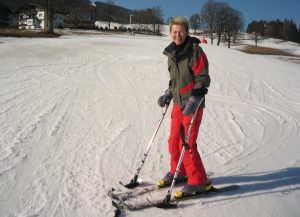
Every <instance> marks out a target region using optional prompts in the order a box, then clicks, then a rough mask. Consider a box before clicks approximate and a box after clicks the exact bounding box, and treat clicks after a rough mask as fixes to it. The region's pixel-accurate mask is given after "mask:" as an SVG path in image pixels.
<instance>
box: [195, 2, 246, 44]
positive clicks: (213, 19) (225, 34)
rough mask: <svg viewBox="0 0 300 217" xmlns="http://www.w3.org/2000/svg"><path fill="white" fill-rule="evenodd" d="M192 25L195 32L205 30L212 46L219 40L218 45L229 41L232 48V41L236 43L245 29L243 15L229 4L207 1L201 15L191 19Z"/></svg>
mask: <svg viewBox="0 0 300 217" xmlns="http://www.w3.org/2000/svg"><path fill="white" fill-rule="evenodd" d="M190 24H191V27H192V29H194V32H196V29H197V28H199V27H200V28H201V29H205V30H206V33H207V34H208V35H209V38H210V40H211V44H213V40H214V39H215V38H217V45H218V46H219V45H220V42H221V40H222V39H223V40H224V41H227V43H228V47H229V48H230V45H231V41H232V40H233V42H235V40H236V38H237V36H238V32H239V31H240V30H242V29H243V27H244V18H243V14H242V13H241V12H240V11H238V10H236V9H234V8H232V7H231V6H230V5H229V4H228V3H227V2H217V1H214V0H209V1H207V2H206V3H205V4H204V5H203V6H202V8H201V11H200V13H199V14H194V15H192V16H191V17H190Z"/></svg>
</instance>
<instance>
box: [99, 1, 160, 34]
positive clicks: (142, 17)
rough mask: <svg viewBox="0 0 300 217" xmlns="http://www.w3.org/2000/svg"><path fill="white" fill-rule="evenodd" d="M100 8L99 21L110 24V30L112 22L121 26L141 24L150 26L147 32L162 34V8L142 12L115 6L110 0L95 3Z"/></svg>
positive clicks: (142, 10)
mask: <svg viewBox="0 0 300 217" xmlns="http://www.w3.org/2000/svg"><path fill="white" fill-rule="evenodd" d="M95 4H96V6H97V7H98V8H99V14H98V17H97V18H98V19H99V20H101V21H104V22H108V29H110V23H111V22H117V23H121V24H139V25H148V26H152V28H151V29H150V28H148V29H147V30H148V31H147V32H148V33H151V34H155V35H160V34H161V28H160V27H161V25H162V24H163V23H164V22H163V16H164V14H163V9H162V8H161V7H160V6H157V7H152V8H146V9H141V10H129V9H126V8H123V7H120V6H117V5H115V3H114V1H112V0H108V1H107V2H105V3H103V2H95Z"/></svg>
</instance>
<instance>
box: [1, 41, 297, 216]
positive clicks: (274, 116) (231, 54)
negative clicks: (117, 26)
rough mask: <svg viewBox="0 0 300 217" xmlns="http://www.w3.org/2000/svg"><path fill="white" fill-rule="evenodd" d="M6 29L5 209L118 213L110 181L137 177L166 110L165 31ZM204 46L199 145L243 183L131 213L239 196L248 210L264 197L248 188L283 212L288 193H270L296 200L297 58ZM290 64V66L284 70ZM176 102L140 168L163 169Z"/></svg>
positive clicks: (214, 164) (147, 175) (150, 176)
mask: <svg viewBox="0 0 300 217" xmlns="http://www.w3.org/2000/svg"><path fill="white" fill-rule="evenodd" d="M4 40H5V43H2V44H1V45H0V46H1V50H0V56H1V60H0V61H1V65H2V68H1V69H0V78H1V80H0V91H1V92H0V129H1V136H0V207H1V208H0V216H3V217H8V216H9V217H12V216H26V217H27V216H28V217H29V216H31V217H32V216H45V217H61V216H62V217H71V216H72V217H73V216H74V217H76V216H78V217H79V216H80V217H81V216H91V217H92V216H112V212H113V207H112V206H111V202H110V200H109V198H108V197H107V196H106V191H107V190H108V189H109V188H111V187H117V186H118V182H119V180H122V181H123V182H129V181H130V180H131V179H132V178H133V175H134V173H135V171H136V169H137V167H138V166H139V165H140V163H141V162H140V160H141V158H142V155H143V154H144V152H145V151H146V148H147V144H148V142H149V140H150V138H151V136H152V133H153V131H154V130H155V127H156V126H157V123H158V121H159V119H160V117H161V112H162V110H161V109H160V108H158V107H157V105H156V99H157V97H158V96H159V95H161V94H162V93H163V91H164V90H165V88H166V87H167V82H168V72H167V66H166V57H164V56H163V55H162V54H161V52H162V49H163V48H164V47H165V46H167V45H168V43H169V42H170V41H169V39H168V38H156V37H144V36H136V37H129V36H109V37H108V36H101V37H100V36H97V37H95V36H94V37H93V36H89V37H83V36H64V37H61V38H60V39H34V40H28V39H11V38H7V39H4ZM24 49H26V52H27V55H25V56H24V53H23V52H24ZM203 49H204V50H205V52H206V53H207V56H208V58H209V61H210V74H211V77H212V85H211V87H210V89H209V94H208V96H207V103H206V104H207V107H206V109H205V112H204V117H203V122H202V125H201V129H200V135H199V139H198V148H199V152H200V154H201V156H202V159H203V162H204V165H205V166H206V169H207V170H208V171H213V172H214V174H215V177H213V178H212V179H213V182H214V183H215V184H220V185H223V184H226V183H236V184H241V185H242V188H241V190H240V191H239V192H237V193H229V194H226V195H225V196H224V195H220V196H216V197H208V198H205V199H200V200H197V201H187V202H183V203H182V204H181V207H182V209H179V210H176V211H174V210H170V211H163V212H161V211H160V210H157V209H148V210H147V211H137V212H132V213H130V216H154V215H155V216H174V215H176V216H186V215H188V216H198V214H199V212H202V213H203V216H210V215H213V214H214V216H216V214H217V216H222V215H221V214H220V213H222V211H224V209H226V208H227V207H230V209H231V210H234V209H233V208H235V210H236V212H239V214H242V215H244V214H245V212H247V209H248V208H245V209H243V208H242V207H243V204H244V203H247V204H251V207H252V208H253V209H255V208H256V207H259V206H260V202H257V203H256V202H253V201H252V200H251V199H252V198H256V200H258V201H260V200H259V199H257V198H261V200H262V201H264V200H269V201H271V204H275V206H277V207H278V209H276V211H277V213H275V214H274V211H273V210H272V206H270V207H267V208H266V211H264V214H265V215H264V216H282V215H283V214H284V209H280V208H282V207H283V205H284V204H283V205H278V204H282V203H281V202H282V201H281V199H278V200H277V199H274V198H272V197H271V198H270V195H272V194H274V195H277V196H278V195H279V196H281V197H288V198H289V202H290V201H294V198H298V202H299V187H300V181H299V176H296V175H295V174H293V173H292V172H293V170H295V171H296V172H297V171H298V172H299V165H300V159H299V156H298V153H299V147H298V143H299V139H300V132H299V120H300V98H299V96H298V95H297V93H299V87H298V86H299V85H298V84H299V81H300V76H299V65H297V64H294V63H289V62H284V61H282V60H277V59H274V58H271V57H265V56H255V55H253V56H249V55H248V54H243V53H240V52H238V51H235V50H233V49H231V50H229V49H226V48H222V47H219V48H218V47H215V46H210V45H203ZM4 54H5V55H4ZM286 68H288V69H289V72H284V73H285V74H284V73H283V71H284V70H285V69H286ZM288 73H290V74H289V76H288V75H286V74H288ZM169 110H171V108H170V109H169ZM170 113H171V111H168V113H167V116H166V118H165V120H164V122H163V124H162V126H161V129H160V131H159V134H158V136H157V138H156V139H155V142H154V143H153V145H152V149H151V151H150V153H149V156H148V158H147V161H146V163H145V165H144V167H143V169H142V171H141V173H140V176H142V177H143V178H144V179H145V180H149V181H151V180H152V181H153V180H156V179H158V178H160V177H161V176H163V175H164V173H165V172H166V171H167V170H168V164H169V162H168V161H169V154H168V150H167V139H168V133H169V123H170ZM272 171H275V172H274V174H273V173H272ZM290 171H292V172H290ZM276 174H277V175H276ZM281 174H286V175H290V177H286V178H287V179H288V180H289V179H290V181H284V180H282V177H281ZM244 177H246V178H248V179H246V178H244ZM268 178H269V179H268ZM296 180H298V181H296ZM268 182H270V185H271V186H270V187H269V188H267V187H266V186H265V183H268ZM278 182H279V184H278ZM255 185H257V187H258V189H257V190H255ZM243 186H244V188H243ZM293 192H295V193H294V194H293ZM164 193H166V192H163V193H161V194H160V197H164V195H165V194H164ZM277 196H275V197H277ZM145 197H155V194H153V195H146V196H145ZM156 197H159V196H156ZM144 199H145V198H144ZM295 201H296V202H294V203H290V204H289V205H288V207H289V208H290V210H291V211H290V212H289V213H290V216H293V213H294V211H295V209H297V206H296V205H295V204H297V199H296V200H295ZM217 207H219V209H217ZM232 207H233V208H232ZM249 209H250V208H249ZM214 210H215V211H214ZM221 210H222V211H221ZM248 211H249V210H248ZM227 212H228V213H227V215H228V216H230V215H231V216H233V215H234V214H236V213H235V212H234V211H227ZM197 213H198V214H197ZM237 215H238V214H237ZM246 216H247V215H246ZM248 216H249V215H248Z"/></svg>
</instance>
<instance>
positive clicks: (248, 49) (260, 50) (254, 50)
mask: <svg viewBox="0 0 300 217" xmlns="http://www.w3.org/2000/svg"><path fill="white" fill-rule="evenodd" d="M241 51H243V52H245V53H249V54H261V55H280V56H293V57H295V56H296V57H300V56H297V55H294V54H291V53H289V52H286V51H284V50H280V49H276V48H269V47H260V46H253V45H247V46H245V47H244V48H243V49H241Z"/></svg>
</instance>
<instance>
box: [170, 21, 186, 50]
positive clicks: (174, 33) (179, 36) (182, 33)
mask: <svg viewBox="0 0 300 217" xmlns="http://www.w3.org/2000/svg"><path fill="white" fill-rule="evenodd" d="M187 35H188V33H187V31H186V29H185V27H184V25H173V26H172V28H171V32H170V36H171V39H172V40H173V41H174V42H175V44H176V45H181V44H183V42H184V41H185V38H186V37H187Z"/></svg>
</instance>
